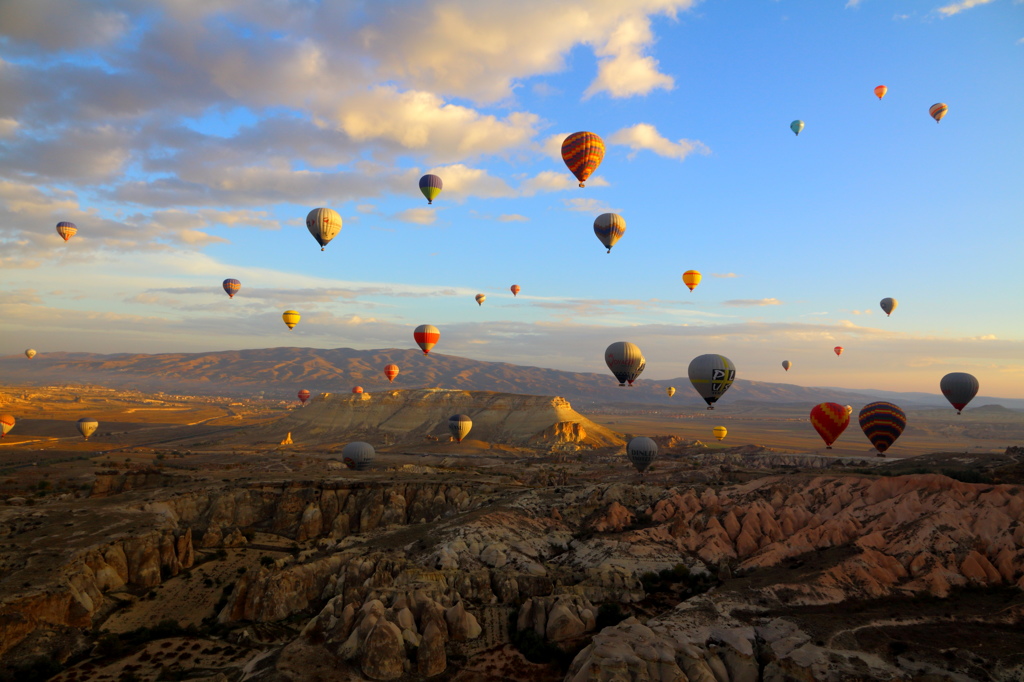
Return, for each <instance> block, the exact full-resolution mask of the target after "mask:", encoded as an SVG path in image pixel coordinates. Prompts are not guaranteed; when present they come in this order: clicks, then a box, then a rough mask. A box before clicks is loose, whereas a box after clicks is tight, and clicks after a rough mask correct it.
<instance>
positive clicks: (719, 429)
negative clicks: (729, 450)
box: [711, 426, 729, 440]
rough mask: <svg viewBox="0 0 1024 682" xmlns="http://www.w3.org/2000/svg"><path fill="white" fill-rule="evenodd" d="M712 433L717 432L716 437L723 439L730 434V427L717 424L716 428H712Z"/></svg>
mask: <svg viewBox="0 0 1024 682" xmlns="http://www.w3.org/2000/svg"><path fill="white" fill-rule="evenodd" d="M711 433H713V434H715V438H717V439H718V440H722V439H723V438H725V437H726V436H727V435H728V434H729V429H727V428H725V427H724V426H716V427H715V428H713V429H711Z"/></svg>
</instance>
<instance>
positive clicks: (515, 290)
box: [508, 284, 523, 296]
mask: <svg viewBox="0 0 1024 682" xmlns="http://www.w3.org/2000/svg"><path fill="white" fill-rule="evenodd" d="M508 290H509V291H511V292H512V295H513V296H518V295H519V292H520V291H522V290H523V289H522V287H520V286H519V285H518V284H513V285H512V286H510V287H509V288H508Z"/></svg>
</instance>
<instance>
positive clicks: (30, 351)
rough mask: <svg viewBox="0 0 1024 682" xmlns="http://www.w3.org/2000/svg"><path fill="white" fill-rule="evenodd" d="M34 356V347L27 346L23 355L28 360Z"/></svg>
mask: <svg viewBox="0 0 1024 682" xmlns="http://www.w3.org/2000/svg"><path fill="white" fill-rule="evenodd" d="M35 356H36V350H35V348H29V349H28V350H26V351H25V357H26V358H28V359H29V360H31V359H32V358H34V357H35Z"/></svg>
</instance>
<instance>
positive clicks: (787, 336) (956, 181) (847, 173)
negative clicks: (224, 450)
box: [0, 0, 1024, 398]
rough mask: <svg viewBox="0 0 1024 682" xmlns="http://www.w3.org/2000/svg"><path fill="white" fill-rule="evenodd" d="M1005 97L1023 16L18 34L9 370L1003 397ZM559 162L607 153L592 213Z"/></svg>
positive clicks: (1016, 5) (497, 21)
mask: <svg viewBox="0 0 1024 682" xmlns="http://www.w3.org/2000/svg"><path fill="white" fill-rule="evenodd" d="M1022 74H1024V3H1022V2H1021V1H1020V0H960V1H952V0H849V1H845V2H844V0H835V1H833V0H754V1H752V2H743V3H739V2H736V0H733V1H732V2H728V1H725V0H704V1H702V2H697V1H695V0H631V1H630V2H621V0H613V1H604V0H579V1H577V0H564V1H561V2H551V1H550V0H519V1H518V2H515V3H508V2H504V1H501V2H499V1H497V0H446V1H429V0H421V1H412V0H408V1H407V0H389V1H387V2H383V1H381V2H371V1H364V2H355V1H352V2H340V1H339V2H329V1H324V2H314V1H312V0H148V1H143V0H109V1H99V0H97V1H93V2H84V1H76V0H6V1H3V2H0V320H2V322H0V354H13V353H20V352H22V351H23V350H24V349H26V348H29V347H32V348H35V349H36V350H37V351H39V352H40V353H46V352H53V351H83V352H95V353H121V352H128V353H161V352H202V351H217V350H233V349H243V348H265V347H278V346H304V347H314V348H337V347H351V348H359V349H371V348H411V347H414V343H413V339H412V330H413V329H414V328H415V327H416V326H417V325H419V324H423V323H430V324H434V325H436V326H437V327H439V328H440V330H441V341H440V343H439V344H438V346H437V347H436V352H438V353H447V354H452V355H460V356H464V357H469V358H474V359H477V360H487V361H503V362H511V363H515V364H524V365H536V366H541V367H551V368H558V369H565V370H571V371H591V372H607V369H606V367H605V365H604V349H605V347H606V346H608V345H609V344H610V343H612V342H615V341H632V342H634V343H636V344H637V345H639V346H640V348H641V349H642V350H643V352H644V354H645V356H646V358H647V368H646V377H647V378H654V379H668V378H674V377H679V376H685V375H686V368H687V365H688V364H689V362H690V360H691V359H692V358H693V357H695V356H697V355H701V354H704V353H721V354H724V355H726V356H728V357H729V358H731V359H732V360H733V362H734V363H735V364H736V366H737V376H738V378H740V379H752V380H759V381H776V382H785V383H794V384H798V385H803V386H838V387H847V388H861V389H865V388H877V389H885V390H895V391H900V390H905V391H928V392H932V393H936V392H938V382H939V379H940V378H941V377H942V376H943V375H944V374H946V373H947V372H952V371H965V372H971V373H972V374H974V375H975V376H977V377H978V379H979V381H980V383H981V393H982V394H984V395H995V396H1003V397H1013V398H1024V304H1022V302H1021V301H1022V293H1024V267H1022V266H1021V255H1022V253H1024V248H1022V247H1024V236H1022V231H1021V217H1022V215H1024V172H1022V162H1024V158H1022V155H1021V152H1022V150H1024V116H1022V115H1021V112H1022V111H1024V78H1022ZM880 84H884V85H886V86H888V88H889V90H888V93H887V94H886V96H885V98H884V99H882V100H881V101H879V100H878V99H877V98H876V97H875V96H874V94H873V92H872V91H873V88H874V87H875V86H876V85H880ZM937 102H944V103H946V104H948V106H949V113H948V114H947V115H946V117H945V118H944V119H943V120H942V121H941V122H940V123H939V124H936V122H935V121H933V120H932V119H931V118H930V117H929V114H928V109H929V107H930V106H931V105H932V104H934V103H937ZM794 119H801V120H803V121H804V122H805V124H806V127H805V129H804V130H803V132H802V133H801V134H800V135H799V136H795V135H794V134H793V133H792V132H791V131H790V128H789V124H790V122H791V121H793V120H794ZM581 130H587V131H592V132H595V133H597V134H598V135H600V136H601V137H602V138H603V140H604V142H605V144H606V147H607V153H606V155H605V158H604V161H603V162H602V164H601V166H600V167H599V168H598V169H597V171H596V172H595V174H594V175H593V176H592V177H591V179H590V180H589V181H588V182H587V186H586V187H585V188H583V189H581V188H579V187H578V186H577V183H576V180H575V178H573V177H572V175H571V174H570V173H569V172H568V170H567V169H566V168H565V165H564V164H563V162H562V160H561V157H560V154H559V149H560V145H561V141H562V140H563V139H564V138H565V136H566V135H568V134H570V133H573V132H576V131H581ZM428 172H431V173H435V174H437V175H439V176H440V177H441V178H442V179H443V181H444V189H443V191H442V193H441V195H440V196H439V197H438V198H437V199H436V200H435V201H434V204H433V205H432V206H428V205H427V202H426V200H425V199H424V198H423V196H422V195H421V194H420V192H419V190H418V186H417V181H418V179H419V177H420V176H421V175H422V174H424V173H428ZM320 206H325V207H330V208H333V209H334V210H336V211H338V213H339V214H340V215H341V216H342V218H343V221H344V226H343V229H342V231H341V233H340V234H339V235H338V236H337V237H336V238H335V239H334V240H333V241H332V242H331V243H330V244H329V245H328V246H327V248H326V250H325V251H323V252H321V251H320V249H319V247H318V245H317V244H316V242H315V241H314V239H313V238H312V236H310V234H309V233H308V231H307V230H306V227H305V216H306V214H307V212H308V211H309V210H310V209H312V208H316V207H320ZM604 212H615V213H619V214H620V215H622V217H623V218H624V219H625V221H626V225H627V229H626V233H625V235H624V236H623V237H622V239H621V241H620V242H619V243H618V244H617V245H616V246H615V247H614V248H613V249H612V252H611V253H610V254H609V253H606V252H605V249H604V247H602V246H601V244H600V243H599V241H598V240H597V238H596V236H595V235H594V233H593V227H592V226H593V221H594V219H595V218H596V217H597V216H598V215H599V214H601V213H604ZM62 220H69V221H72V222H74V223H75V224H76V225H77V226H78V228H79V232H78V234H77V235H75V236H74V237H72V238H71V240H70V241H69V242H67V243H66V244H65V243H64V242H63V241H62V240H61V238H60V237H59V236H58V235H57V233H56V230H55V225H56V223H57V222H58V221H62ZM690 269H696V270H699V271H701V272H702V273H703V276H704V277H703V281H702V282H701V284H700V285H699V286H698V287H697V288H696V289H695V290H694V291H693V292H690V291H688V290H687V289H686V287H685V286H684V285H683V282H682V279H681V277H682V273H683V272H684V271H686V270H690ZM228 277H233V278H237V279H239V280H240V281H241V282H242V289H241V291H240V292H239V293H238V294H237V295H236V296H235V298H234V299H229V298H228V297H227V296H226V295H225V294H224V292H223V291H222V289H221V282H222V280H223V279H225V278H228ZM512 284H518V285H520V286H521V287H522V293H520V294H519V296H518V297H513V296H512V294H511V293H510V292H509V286H510V285H512ZM477 293H483V294H485V295H486V296H487V300H486V302H484V304H483V305H482V306H478V305H477V304H476V302H475V301H474V296H475V295H476V294H477ZM883 297H894V298H896V299H897V300H898V301H899V307H898V308H897V310H896V311H895V312H894V313H893V315H892V316H891V317H886V316H885V314H884V313H883V312H882V310H881V309H880V307H879V301H880V300H881V299H882V298H883ZM287 309H294V310H297V311H299V312H300V313H301V314H302V321H301V322H300V323H299V325H298V326H297V327H296V328H295V329H294V330H292V331H289V330H288V329H287V328H286V327H285V326H284V324H283V322H282V321H281V313H282V312H283V311H284V310H287ZM837 345H839V346H843V347H844V348H845V352H844V353H843V355H842V356H841V357H837V356H836V355H835V354H834V353H833V350H832V349H833V347H834V346H837ZM783 360H790V361H791V362H792V363H793V367H792V369H791V370H790V371H789V372H784V371H783V370H782V368H781V362H782V361H783ZM642 380H643V377H642V378H641V381H642ZM610 385H611V384H610Z"/></svg>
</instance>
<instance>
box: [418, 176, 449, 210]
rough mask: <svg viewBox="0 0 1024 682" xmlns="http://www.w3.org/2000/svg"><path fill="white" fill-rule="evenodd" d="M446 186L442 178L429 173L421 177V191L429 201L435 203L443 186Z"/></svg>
mask: <svg viewBox="0 0 1024 682" xmlns="http://www.w3.org/2000/svg"><path fill="white" fill-rule="evenodd" d="M442 187H444V183H443V182H441V178H439V177H437V176H436V175H433V174H431V173H427V174H426V175H424V176H423V177H422V178H420V191H421V192H423V196H425V197H426V198H427V203H428V204H432V203H434V199H436V198H437V195H438V194H440V193H441V188H442Z"/></svg>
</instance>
